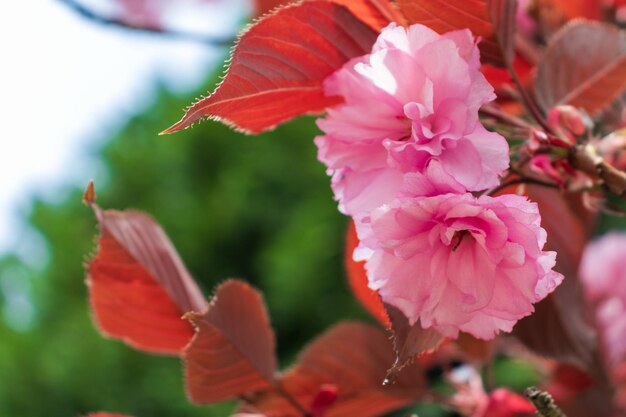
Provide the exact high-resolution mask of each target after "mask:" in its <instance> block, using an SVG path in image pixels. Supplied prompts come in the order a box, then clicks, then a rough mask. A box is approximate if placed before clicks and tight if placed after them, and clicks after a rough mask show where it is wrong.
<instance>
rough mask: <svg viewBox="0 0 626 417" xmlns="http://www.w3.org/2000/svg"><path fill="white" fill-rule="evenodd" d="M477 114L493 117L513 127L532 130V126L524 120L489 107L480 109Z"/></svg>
mask: <svg viewBox="0 0 626 417" xmlns="http://www.w3.org/2000/svg"><path fill="white" fill-rule="evenodd" d="M478 112H479V113H481V114H483V115H485V116H488V117H493V118H494V119H496V120H498V121H500V122H502V123H505V124H507V125H510V126H513V127H519V128H522V129H530V128H532V125H531V124H530V123H528V122H527V121H526V120H524V119H522V118H520V117H517V116H514V115H512V114H508V113H506V112H504V111H502V110H500V109H498V108H497V107H494V106H491V105H487V106H483V107H481V108H480V110H479V111H478Z"/></svg>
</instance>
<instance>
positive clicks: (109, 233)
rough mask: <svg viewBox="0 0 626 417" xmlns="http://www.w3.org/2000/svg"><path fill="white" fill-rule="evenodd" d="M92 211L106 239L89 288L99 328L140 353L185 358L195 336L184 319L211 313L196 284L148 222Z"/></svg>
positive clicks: (130, 214) (138, 216)
mask: <svg viewBox="0 0 626 417" xmlns="http://www.w3.org/2000/svg"><path fill="white" fill-rule="evenodd" d="M86 195H87V194H86ZM89 202H90V203H92V201H89ZM92 207H93V209H94V212H95V214H96V217H97V218H98V222H99V223H100V229H101V234H100V238H99V240H98V252H97V254H96V256H95V257H94V258H93V260H91V262H89V264H88V266H87V280H86V282H87V286H88V287H89V294H90V301H91V307H92V309H93V312H94V316H95V319H96V322H97V324H98V327H99V328H100V330H101V331H102V333H104V334H105V335H107V336H110V337H112V338H115V339H120V340H122V341H124V342H125V343H127V344H129V345H130V346H133V347H134V348H136V349H139V350H143V351H146V352H152V353H163V354H172V355H178V354H180V353H181V351H182V349H183V348H184V347H185V345H187V343H189V341H190V340H191V337H192V336H193V328H192V327H191V325H190V324H189V323H188V322H187V321H185V320H183V319H182V316H183V315H184V314H185V313H187V312H190V311H196V312H201V311H203V310H204V309H205V308H206V302H205V301H204V298H203V296H202V293H201V291H200V289H199V288H198V286H197V284H196V282H195V281H194V279H193V278H192V277H191V275H190V274H189V272H188V271H187V269H186V268H185V265H184V264H183V262H182V260H181V259H180V257H179V256H178V254H177V253H176V249H175V248H174V246H173V245H172V243H171V242H170V240H169V238H168V237H167V235H166V234H165V232H164V231H163V229H162V228H161V227H160V226H159V225H158V224H157V223H156V222H155V221H154V220H152V219H151V218H150V217H149V216H147V215H146V214H144V213H140V212H137V211H115V210H101V209H100V208H99V207H98V206H96V205H95V204H93V203H92Z"/></svg>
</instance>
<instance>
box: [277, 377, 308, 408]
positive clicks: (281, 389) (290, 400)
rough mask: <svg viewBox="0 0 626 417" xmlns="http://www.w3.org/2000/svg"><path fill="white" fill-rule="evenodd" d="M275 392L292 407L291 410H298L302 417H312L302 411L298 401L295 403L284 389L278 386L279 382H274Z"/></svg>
mask: <svg viewBox="0 0 626 417" xmlns="http://www.w3.org/2000/svg"><path fill="white" fill-rule="evenodd" d="M276 392H278V394H280V396H282V397H283V398H284V399H285V400H287V402H288V403H289V404H291V405H292V406H293V408H295V409H296V410H298V412H299V413H300V414H301V415H302V417H313V416H312V415H311V413H309V412H308V411H306V410H305V409H304V407H302V405H300V403H299V402H298V401H296V399H295V398H293V397H292V396H291V394H289V393H288V392H287V391H286V390H285V389H284V388H283V386H282V385H281V384H280V381H276Z"/></svg>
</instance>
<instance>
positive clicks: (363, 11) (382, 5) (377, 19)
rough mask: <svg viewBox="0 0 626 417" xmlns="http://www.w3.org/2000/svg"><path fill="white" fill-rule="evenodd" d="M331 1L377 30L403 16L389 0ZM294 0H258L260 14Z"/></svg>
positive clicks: (330, 0) (294, 0)
mask: <svg viewBox="0 0 626 417" xmlns="http://www.w3.org/2000/svg"><path fill="white" fill-rule="evenodd" d="M327 1H329V2H331V3H336V4H340V5H342V6H344V7H346V8H347V9H348V10H350V12H351V13H352V14H353V15H354V16H356V17H357V18H358V19H359V20H360V21H362V22H363V23H365V24H367V25H368V26H369V27H371V28H372V29H374V30H375V31H377V32H380V30H381V29H382V28H384V27H385V26H387V25H388V24H389V22H393V21H398V20H399V19H402V16H400V14H399V13H398V12H397V10H396V9H395V8H394V7H393V6H392V5H391V3H389V1H388V0H327ZM295 2H296V0H292V1H285V0H282V1H277V0H257V1H256V4H257V10H258V14H263V13H266V12H269V11H270V10H272V9H274V8H276V7H277V6H280V5H284V4H289V3H295Z"/></svg>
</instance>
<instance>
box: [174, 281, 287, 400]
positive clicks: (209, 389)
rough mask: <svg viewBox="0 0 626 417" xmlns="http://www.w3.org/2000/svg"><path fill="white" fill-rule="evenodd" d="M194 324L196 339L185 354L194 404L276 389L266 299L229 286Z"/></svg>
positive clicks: (240, 284) (233, 283)
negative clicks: (273, 385)
mask: <svg viewBox="0 0 626 417" xmlns="http://www.w3.org/2000/svg"><path fill="white" fill-rule="evenodd" d="M190 318H191V320H192V321H193V323H194V324H195V325H196V335H195V336H194V337H193V340H192V341H191V343H190V344H189V346H188V347H187V349H186V350H185V375H186V381H187V392H188V393H189V397H190V398H191V400H192V401H194V402H197V403H213V402H217V401H223V400H227V399H229V398H233V397H236V396H239V395H242V394H245V393H248V392H255V391H258V390H263V389H267V388H269V387H271V386H272V384H273V381H274V373H275V372H276V357H275V353H274V347H275V342H274V332H273V330H272V327H271V325H270V321H269V317H268V315H267V311H266V310H265V305H264V303H263V298H262V297H261V294H259V293H258V292H257V291H256V290H254V289H253V288H252V287H250V286H249V285H248V284H246V283H245V282H242V281H237V280H228V281H226V282H224V283H223V284H221V285H220V286H219V287H218V288H217V290H216V291H215V295H214V296H213V299H212V300H211V302H210V304H209V308H208V310H207V311H206V313H204V314H202V315H195V314H194V315H192V316H191V317H190Z"/></svg>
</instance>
